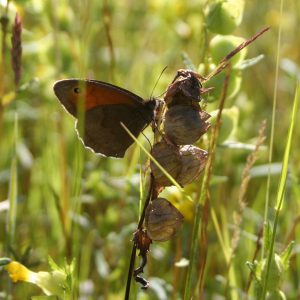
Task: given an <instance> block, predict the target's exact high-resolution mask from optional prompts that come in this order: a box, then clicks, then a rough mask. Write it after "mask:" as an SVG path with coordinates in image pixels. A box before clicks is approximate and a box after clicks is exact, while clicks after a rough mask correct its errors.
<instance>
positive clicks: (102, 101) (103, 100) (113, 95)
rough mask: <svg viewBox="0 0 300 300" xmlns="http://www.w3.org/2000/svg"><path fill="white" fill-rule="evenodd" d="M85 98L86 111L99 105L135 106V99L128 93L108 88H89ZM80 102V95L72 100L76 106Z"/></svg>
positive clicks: (86, 90) (84, 94)
mask: <svg viewBox="0 0 300 300" xmlns="http://www.w3.org/2000/svg"><path fill="white" fill-rule="evenodd" d="M82 96H84V98H85V99H84V102H85V109H86V110H89V109H92V108H94V107H97V106H99V105H113V104H127V105H132V106H134V105H135V104H136V101H135V99H134V98H133V97H132V96H131V95H128V94H126V93H123V92H120V91H118V90H114V89H112V88H110V87H106V86H101V87H99V86H87V87H86V89H85V93H83V94H82ZM79 100H80V94H78V95H76V96H75V97H74V98H72V100H71V101H72V102H73V103H74V104H76V103H77V102H78V101H79Z"/></svg>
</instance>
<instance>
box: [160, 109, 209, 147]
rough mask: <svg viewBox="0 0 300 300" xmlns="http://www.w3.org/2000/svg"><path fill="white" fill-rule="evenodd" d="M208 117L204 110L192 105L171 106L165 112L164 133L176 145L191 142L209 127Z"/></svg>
mask: <svg viewBox="0 0 300 300" xmlns="http://www.w3.org/2000/svg"><path fill="white" fill-rule="evenodd" d="M209 118H210V115H209V114H208V113H207V112H206V111H204V110H198V109H196V108H194V107H192V106H187V105H175V106H172V107H171V108H169V109H168V110H167V112H166V114H165V122H164V129H165V134H166V136H167V138H168V139H169V140H171V141H172V142H173V143H175V144H176V145H189V144H193V143H195V142H196V141H197V140H198V139H199V138H200V137H201V136H202V135H203V134H204V133H206V131H207V130H208V128H209V127H210V123H209V122H208V121H207V120H208V119H209Z"/></svg>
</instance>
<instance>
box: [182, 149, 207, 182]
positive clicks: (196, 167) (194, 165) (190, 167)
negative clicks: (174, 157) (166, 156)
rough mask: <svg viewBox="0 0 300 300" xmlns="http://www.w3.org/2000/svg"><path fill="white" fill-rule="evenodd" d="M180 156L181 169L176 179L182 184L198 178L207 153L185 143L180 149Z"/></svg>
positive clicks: (203, 166)
mask: <svg viewBox="0 0 300 300" xmlns="http://www.w3.org/2000/svg"><path fill="white" fill-rule="evenodd" d="M180 157H181V164H182V169H181V172H180V173H179V176H178V178H177V181H178V183H179V184H180V185H182V186H184V185H186V184H189V183H192V182H193V181H195V180H197V179H198V178H199V176H200V174H201V172H202V171H203V170H204V168H205V165H206V162H207V158H208V153H207V151H205V150H202V149H200V148H198V147H195V146H192V145H186V146H183V147H182V148H181V149H180Z"/></svg>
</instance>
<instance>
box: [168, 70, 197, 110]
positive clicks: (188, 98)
mask: <svg viewBox="0 0 300 300" xmlns="http://www.w3.org/2000/svg"><path fill="white" fill-rule="evenodd" d="M200 78H201V76H200V75H199V74H197V73H196V72H192V71H189V70H178V71H177V74H176V76H175V78H174V80H173V82H172V83H171V84H170V85H169V86H168V89H167V92H166V95H165V98H164V100H165V102H166V104H167V106H168V107H171V106H173V105H178V104H179V105H180V104H181V105H191V104H192V103H193V102H199V101H200V100H201V99H200V90H201V88H202V85H201V82H200V80H199V79H200Z"/></svg>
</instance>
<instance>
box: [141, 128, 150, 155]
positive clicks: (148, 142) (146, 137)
mask: <svg viewBox="0 0 300 300" xmlns="http://www.w3.org/2000/svg"><path fill="white" fill-rule="evenodd" d="M142 135H143V136H144V138H145V139H146V140H147V142H148V143H149V145H150V149H151V151H152V144H151V142H150V140H149V139H148V137H147V136H146V134H145V133H144V132H142Z"/></svg>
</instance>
